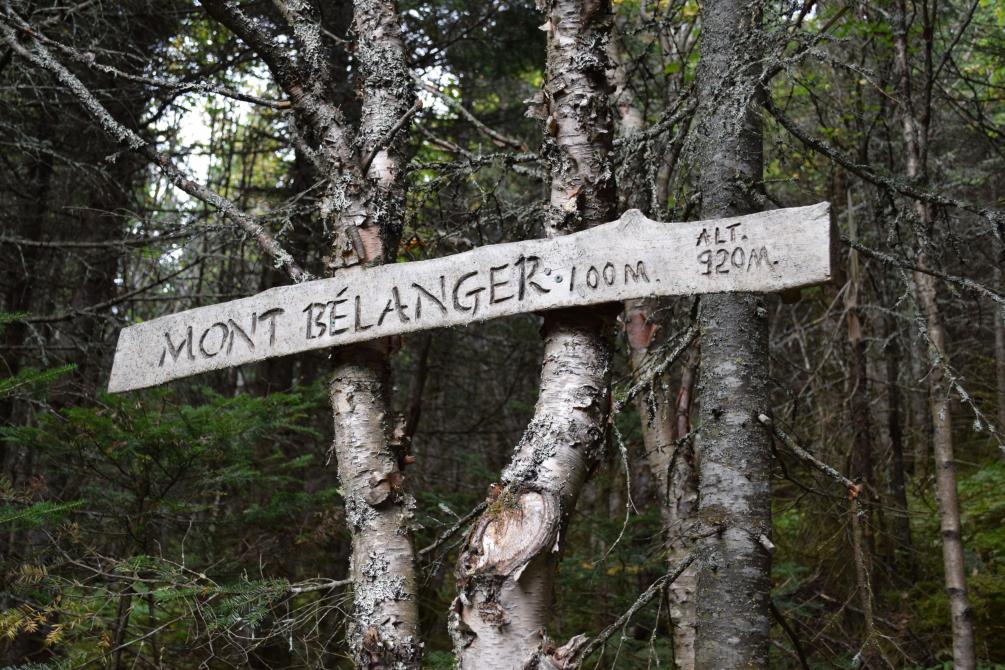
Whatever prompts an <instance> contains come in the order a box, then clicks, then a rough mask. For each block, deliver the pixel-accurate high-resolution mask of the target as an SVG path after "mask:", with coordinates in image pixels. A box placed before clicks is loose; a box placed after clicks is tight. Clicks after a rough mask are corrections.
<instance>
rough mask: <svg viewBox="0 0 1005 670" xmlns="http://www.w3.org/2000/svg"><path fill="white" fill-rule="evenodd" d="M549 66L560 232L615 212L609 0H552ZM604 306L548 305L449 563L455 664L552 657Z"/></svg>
mask: <svg viewBox="0 0 1005 670" xmlns="http://www.w3.org/2000/svg"><path fill="white" fill-rule="evenodd" d="M539 6H540V7H541V9H542V10H544V13H545V17H546V22H545V24H544V26H543V27H544V29H545V30H547V32H548V59H547V74H546V82H545V86H544V89H543V91H542V93H541V96H540V98H539V105H538V109H537V113H538V115H539V116H540V118H541V119H542V120H543V121H544V127H545V132H546V133H547V134H548V141H549V142H553V147H552V148H550V149H548V150H547V151H548V152H549V156H550V158H551V161H552V164H551V174H552V183H551V198H550V207H549V209H548V213H547V214H546V219H545V227H546V230H547V232H548V235H549V236H555V235H560V234H563V233H567V232H573V231H575V230H580V229H582V228H583V227H586V226H591V225H596V224H598V223H602V222H604V221H606V220H611V219H613V218H614V212H615V208H616V207H617V201H616V194H615V188H614V175H613V172H612V165H611V157H610V153H611V146H612V141H613V130H614V128H613V122H612V118H611V113H610V109H609V104H608V102H609V101H608V96H607V94H608V90H609V84H608V82H607V76H606V70H607V65H608V63H607V51H606V47H607V45H606V40H607V37H608V33H609V31H610V4H609V2H606V1H604V0H601V1H600V2H594V1H590V0H550V1H548V2H542V3H540V5H539ZM609 317H610V315H609V314H606V313H604V312H602V311H598V310H576V311H573V310H569V311H561V312H553V313H550V314H549V315H548V316H547V317H546V321H545V325H544V337H545V351H544V363H543V365H542V370H541V392H540V395H539V397H538V401H537V405H536V407H535V409H534V418H533V419H532V421H531V423H530V425H529V426H528V428H527V431H526V433H525V434H524V436H523V439H522V440H521V441H520V444H518V445H517V447H516V450H515V451H514V454H513V458H512V460H511V461H510V464H509V466H508V467H507V468H506V470H505V471H504V473H503V478H502V482H501V483H502V486H501V487H500V488H498V489H496V490H495V491H494V495H493V496H491V497H492V500H491V503H490V505H489V507H488V509H487V510H486V512H485V513H484V514H483V515H482V517H481V518H480V519H479V521H478V522H477V523H476V524H475V526H474V527H473V528H472V530H471V532H470V534H469V535H468V538H467V542H466V544H465V547H464V550H463V551H462V554H461V557H460V560H459V563H458V567H457V585H458V596H457V598H456V599H455V601H454V604H453V607H452V612H451V620H450V630H451V636H452V637H453V639H454V649H455V652H456V654H457V659H458V666H459V667H460V668H462V669H479V670H481V669H483V668H493V669H500V670H502V669H507V668H513V669H517V668H521V669H530V668H545V667H548V668H561V667H564V666H565V664H566V663H567V662H568V660H569V659H568V656H567V654H566V652H568V651H569V650H568V649H562V648H560V649H555V647H554V645H551V644H549V643H548V640H547V637H546V634H545V629H546V626H547V624H548V621H549V614H550V609H551V604H552V603H553V598H554V595H553V591H554V582H555V570H556V567H557V563H558V558H559V552H560V550H561V547H562V539H563V538H562V534H563V532H564V529H565V526H566V524H567V522H568V519H569V515H570V514H571V512H572V510H573V508H574V506H575V503H576V500H577V498H578V497H579V493H580V491H581V489H582V486H583V483H584V482H585V481H586V478H587V477H588V476H589V473H590V472H591V470H592V469H593V468H594V467H595V466H596V464H597V463H598V462H599V460H600V459H599V456H600V455H601V453H602V450H603V447H604V442H605V435H606V430H607V417H608V413H609V411H610V396H609V385H610V374H611V371H610V363H611V339H610V325H611V321H610V318H609Z"/></svg>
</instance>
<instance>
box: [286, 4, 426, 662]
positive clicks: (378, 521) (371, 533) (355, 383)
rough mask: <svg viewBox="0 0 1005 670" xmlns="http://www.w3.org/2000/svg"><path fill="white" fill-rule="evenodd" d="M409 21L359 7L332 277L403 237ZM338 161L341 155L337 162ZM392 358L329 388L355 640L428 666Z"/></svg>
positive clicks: (374, 357) (362, 348)
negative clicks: (358, 107)
mask: <svg viewBox="0 0 1005 670" xmlns="http://www.w3.org/2000/svg"><path fill="white" fill-rule="evenodd" d="M293 4H295V2H292V3H291V6H292V5H293ZM398 21H399V19H398V12H397V7H396V6H395V3H394V2H393V0H356V2H355V3H354V5H353V22H354V27H355V30H356V34H357V35H358V37H359V40H358V42H357V53H356V57H357V63H358V65H359V68H360V81H361V88H362V91H361V93H362V98H363V110H362V117H361V122H360V128H359V133H358V137H357V140H358V141H357V142H356V143H355V144H354V146H355V148H356V155H355V157H354V160H355V162H354V164H353V165H351V166H349V167H348V168H347V169H344V170H343V171H342V173H341V175H340V176H339V177H338V178H335V179H332V180H330V186H329V190H328V192H327V193H326V196H325V198H324V203H323V205H322V214H323V215H324V216H325V217H327V218H328V219H329V220H330V221H332V222H333V223H334V229H335V237H334V239H333V244H332V254H331V255H330V256H329V259H328V265H329V268H330V269H332V270H334V269H335V268H338V267H341V266H344V265H352V264H356V263H364V264H379V263H382V262H384V261H386V260H387V259H388V257H389V256H392V255H393V254H394V252H395V249H396V248H397V244H398V238H399V236H400V233H401V226H402V220H403V211H404V201H405V182H404V179H403V169H402V165H403V163H404V156H403V151H404V141H403V140H404V137H403V136H404V133H403V132H398V133H397V136H393V135H394V134H393V133H390V132H389V131H390V130H391V129H394V130H395V131H401V130H403V125H404V124H402V123H399V121H401V119H402V118H403V117H404V115H405V114H406V112H407V111H408V110H409V109H410V108H411V106H412V101H413V99H414V92H413V90H412V86H411V79H410V77H409V76H408V69H407V65H406V56H405V49H404V44H403V42H402V40H401V35H400V28H399V25H398ZM313 34H314V31H313V30H306V29H305V30H302V31H300V32H299V33H298V34H297V35H298V38H299V39H301V40H302V41H304V40H306V41H308V42H310V41H311V40H313V39H314V38H313ZM317 66H318V67H321V65H320V64H318V65H317ZM335 127H337V124H336V126H335ZM335 146H336V147H338V146H339V145H338V144H336V145H335ZM375 152H377V153H375ZM371 155H374V158H373V159H372V160H371V159H369V158H368V157H369V156H371ZM338 156H339V153H338V151H337V150H336V151H335V153H334V155H333V156H332V159H334V160H332V162H333V163H335V162H336V160H337V159H338ZM366 161H369V165H364V162H366ZM364 171H366V172H367V174H365V175H364V174H363V172H364ZM389 351H390V346H389V343H388V341H387V340H386V339H379V340H376V341H373V342H371V343H368V344H363V345H356V346H349V347H343V348H342V349H339V350H338V351H337V353H336V361H337V362H336V367H335V372H334V374H333V375H332V378H331V382H330V384H329V393H330V395H331V401H332V412H333V417H334V424H335V437H334V443H333V445H332V448H333V451H334V453H335V455H336V458H337V460H338V470H339V479H340V481H341V483H342V488H343V491H344V495H345V505H346V520H347V522H348V525H349V530H350V532H351V533H352V572H351V576H352V580H353V606H352V612H351V616H350V621H349V626H348V635H347V637H348V641H349V650H350V653H351V654H352V656H353V660H354V662H355V664H356V667H357V668H361V669H366V670H378V669H384V668H388V669H391V668H393V669H394V670H408V669H416V670H417V669H418V668H419V667H421V658H422V643H421V641H420V639H419V614H418V602H417V584H416V579H415V550H414V547H413V543H412V528H411V524H412V508H413V507H414V500H413V499H412V497H411V496H410V495H409V494H408V493H407V491H406V487H405V478H404V474H403V472H402V469H403V467H404V464H405V462H406V459H405V456H406V454H405V450H406V445H402V444H394V443H392V428H391V426H390V425H389V423H390V421H389V417H388V414H389V398H388V393H389V388H390V384H389V379H388V377H389V368H390V366H389V364H388V355H389Z"/></svg>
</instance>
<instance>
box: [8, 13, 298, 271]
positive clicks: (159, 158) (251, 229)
mask: <svg viewBox="0 0 1005 670" xmlns="http://www.w3.org/2000/svg"><path fill="white" fill-rule="evenodd" d="M7 18H8V19H12V20H14V21H15V22H16V23H18V24H20V25H19V27H20V28H21V29H22V30H23V31H24V32H25V33H27V34H28V35H29V36H33V35H34V34H35V31H33V30H32V29H31V27H30V26H28V25H27V24H25V23H24V22H23V21H21V20H20V19H18V18H17V17H14V16H11V15H10V14H8V15H7ZM0 35H2V37H3V39H4V41H6V42H7V44H9V45H10V46H11V48H12V49H13V50H14V51H15V52H16V53H17V54H18V55H20V56H21V57H23V58H25V59H27V60H29V61H31V62H32V63H34V64H35V65H37V66H39V67H41V68H42V69H44V70H47V71H48V72H50V73H51V74H52V75H54V76H55V77H56V79H57V80H59V81H60V83H62V84H63V85H65V86H66V87H67V88H68V89H69V90H70V92H71V93H72V94H73V95H74V97H76V98H77V100H78V102H79V103H80V104H81V106H83V107H84V109H85V110H86V111H87V113H88V114H90V115H91V117H92V118H94V120H95V121H97V123H98V125H99V126H101V128H102V130H104V131H105V133H107V134H108V135H109V136H111V137H112V138H113V139H115V141H117V142H119V143H120V144H123V145H125V146H126V147H128V148H130V149H132V150H133V151H136V152H138V153H140V154H142V155H144V156H146V157H147V158H149V159H150V160H151V161H152V162H153V163H154V164H155V165H157V166H158V167H159V168H160V170H161V172H163V173H164V175H165V176H166V177H167V178H168V180H169V181H170V182H171V183H172V184H174V185H175V186H176V187H178V188H180V189H181V190H182V191H185V192H186V193H188V194H189V195H191V196H192V197H194V198H197V199H199V200H201V201H203V202H205V203H206V204H208V205H211V206H213V207H215V208H216V209H217V210H219V211H220V213H221V214H222V215H223V216H224V217H225V218H227V219H228V220H230V221H232V222H233V223H235V224H237V225H238V226H239V227H240V228H241V229H242V230H244V231H245V232H246V233H247V234H248V235H250V236H251V237H253V238H254V239H255V240H256V241H257V242H258V245H259V247H260V248H261V249H262V251H263V252H265V253H266V254H267V255H268V256H270V257H271V258H272V259H273V260H274V261H275V263H276V267H282V268H283V270H284V271H285V272H286V274H287V275H288V276H289V277H290V279H292V280H293V281H294V282H302V281H307V280H308V279H310V278H311V276H310V274H309V273H307V272H306V271H305V270H303V269H302V268H301V267H300V266H299V265H298V264H297V263H296V261H295V260H294V259H293V257H292V256H291V255H290V254H289V252H287V251H286V250H285V249H284V248H283V247H282V245H280V244H279V242H278V241H277V240H276V238H275V237H274V236H273V235H272V233H270V232H269V231H267V230H266V229H265V228H264V227H263V226H262V225H261V224H260V223H258V221H257V220H256V219H255V217H253V216H251V215H250V214H247V213H246V212H244V211H242V210H241V209H239V208H238V207H237V205H235V204H234V203H233V202H232V201H231V200H229V199H227V198H225V197H224V196H222V195H220V194H219V193H217V192H215V191H213V190H211V189H209V188H207V187H205V186H203V185H202V184H199V183H197V182H195V181H193V180H192V178H191V177H190V176H189V175H188V174H186V173H185V172H184V171H183V170H182V169H181V168H179V167H178V166H177V165H175V164H174V163H173V162H172V161H171V159H170V158H168V157H167V156H165V155H164V154H162V153H160V152H158V151H157V150H156V149H155V148H154V147H153V146H152V145H151V144H150V143H149V142H147V141H146V140H145V139H143V138H142V137H140V136H139V135H138V134H137V133H136V132H135V131H133V130H132V129H130V128H128V127H126V126H125V125H123V124H121V123H119V122H118V121H117V120H115V118H114V117H113V116H112V115H111V114H110V113H109V112H108V110H107V109H106V108H105V107H104V105H102V104H101V102H99V101H98V99H97V98H96V97H95V96H94V94H93V93H91V91H90V90H88V88H87V87H86V86H85V85H84V84H83V82H81V81H80V79H78V78H77V76H76V75H74V74H73V73H72V72H70V71H69V70H68V69H67V68H66V67H65V66H64V65H63V64H62V63H60V62H59V61H58V60H56V58H55V57H53V55H52V53H51V52H50V51H49V50H48V49H47V48H46V47H45V45H44V44H42V43H41V42H40V41H39V40H36V39H32V44H33V45H34V49H29V48H27V47H26V46H25V45H23V44H22V43H21V42H19V41H18V38H17V34H16V32H15V30H14V28H13V27H12V26H11V25H10V24H8V23H7V22H6V21H4V20H0Z"/></svg>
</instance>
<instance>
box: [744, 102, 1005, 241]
mask: <svg viewBox="0 0 1005 670" xmlns="http://www.w3.org/2000/svg"><path fill="white" fill-rule="evenodd" d="M764 108H765V110H767V112H768V113H769V114H771V116H773V117H774V118H775V120H776V121H778V123H779V124H780V125H781V126H782V127H783V128H785V129H786V130H787V131H789V133H790V134H792V135H793V136H794V137H795V138H796V139H798V140H799V141H800V142H802V143H803V144H804V145H805V146H806V147H808V148H809V149H812V150H813V151H816V152H817V153H820V154H823V155H824V156H827V157H828V158H830V159H831V160H833V161H834V162H835V163H837V164H838V165H840V166H842V167H843V168H845V169H846V170H848V171H849V172H851V173H852V174H854V175H856V176H858V177H861V178H862V179H864V180H866V181H867V182H869V183H871V184H874V185H875V186H879V187H880V188H885V189H887V190H889V191H893V192H894V193H897V194H899V195H903V196H906V197H909V198H913V199H915V200H919V201H921V202H927V203H929V204H932V205H941V206H944V207H954V208H956V209H962V210H964V211H966V212H970V213H972V214H977V215H978V216H981V217H983V218H985V219H987V220H988V221H989V222H990V223H991V224H992V225H994V226H995V227H996V228H998V229H999V231H998V235H1003V233H1002V232H1001V229H1002V228H1003V227H1005V212H1003V211H1002V210H1000V209H993V208H990V207H978V206H977V205H974V204H971V203H969V202H966V201H963V200H958V199H956V198H951V197H949V196H945V195H942V194H941V193H935V192H933V191H927V190H923V189H921V188H918V187H916V186H912V185H911V184H908V183H905V182H902V181H900V180H898V179H894V178H893V177H888V176H886V175H881V174H879V173H878V172H876V170H875V169H874V168H873V167H872V166H871V165H862V164H860V163H856V162H855V161H854V160H852V159H851V158H849V157H848V156H845V155H844V154H843V153H841V152H840V151H838V150H837V149H836V148H834V147H833V146H831V145H830V144H829V143H828V142H826V141H824V140H817V139H814V138H812V137H810V136H809V135H808V134H806V133H805V132H803V130H802V129H801V128H799V126H797V125H796V124H795V122H794V121H792V119H790V118H789V117H787V116H785V114H783V113H782V111H781V110H780V109H778V108H777V107H776V106H775V104H774V103H773V102H772V101H771V99H770V98H766V99H765V101H764Z"/></svg>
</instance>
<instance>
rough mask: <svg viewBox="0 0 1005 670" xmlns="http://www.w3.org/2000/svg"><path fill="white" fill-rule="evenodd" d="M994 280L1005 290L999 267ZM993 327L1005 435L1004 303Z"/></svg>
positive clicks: (1003, 453) (1001, 453) (1000, 423)
mask: <svg viewBox="0 0 1005 670" xmlns="http://www.w3.org/2000/svg"><path fill="white" fill-rule="evenodd" d="M999 262H1000V263H1001V264H1002V265H1005V252H1003V253H1002V254H1001V256H1000V257H999ZM995 280H996V282H995V283H996V284H997V286H998V290H999V291H1005V272H1002V269H1001V267H997V268H995ZM993 318H994V327H995V369H996V371H997V378H998V425H997V426H995V427H996V428H997V429H998V434H999V435H1000V436H1002V435H1005V305H997V309H995V311H994V314H993ZM998 455H999V457H1002V458H1005V450H1002V449H1001V448H999V449H998Z"/></svg>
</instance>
